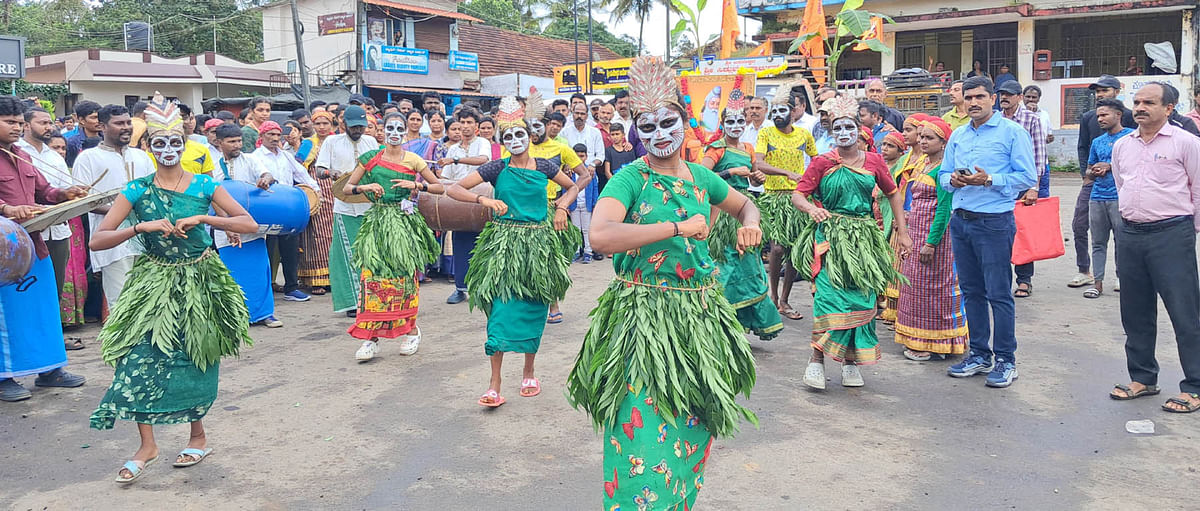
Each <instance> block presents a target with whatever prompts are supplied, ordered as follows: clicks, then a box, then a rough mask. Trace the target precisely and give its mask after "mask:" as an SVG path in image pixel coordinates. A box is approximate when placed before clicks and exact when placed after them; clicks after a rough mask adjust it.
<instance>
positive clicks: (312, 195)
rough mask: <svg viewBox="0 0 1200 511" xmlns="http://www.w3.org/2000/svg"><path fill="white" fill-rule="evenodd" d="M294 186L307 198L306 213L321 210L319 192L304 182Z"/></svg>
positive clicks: (314, 212)
mask: <svg viewBox="0 0 1200 511" xmlns="http://www.w3.org/2000/svg"><path fill="white" fill-rule="evenodd" d="M296 188H299V189H300V191H302V192H304V196H305V197H307V198H308V215H309V216H312V215H315V214H317V212H318V211H320V210H321V194H320V193H319V192H317V189H316V188H313V187H311V186H308V185H305V184H300V185H296Z"/></svg>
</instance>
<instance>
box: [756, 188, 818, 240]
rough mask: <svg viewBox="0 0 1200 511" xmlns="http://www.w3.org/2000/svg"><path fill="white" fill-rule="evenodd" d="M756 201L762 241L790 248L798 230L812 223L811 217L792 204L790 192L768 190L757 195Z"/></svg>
mask: <svg viewBox="0 0 1200 511" xmlns="http://www.w3.org/2000/svg"><path fill="white" fill-rule="evenodd" d="M756 203H757V205H758V211H759V214H760V215H761V217H762V221H761V225H762V231H763V240H764V241H769V242H772V243H778V244H779V245H780V246H783V247H784V248H790V247H791V246H792V244H793V243H795V242H796V238H798V237H799V236H800V232H801V231H803V230H804V228H805V227H806V226H808V225H809V224H812V218H811V217H809V216H808V215H806V214H804V213H802V212H801V211H800V210H798V209H796V206H795V205H793V204H792V193H791V192H788V191H778V192H777V191H768V192H766V193H763V194H762V195H760V196H758V199H757V200H756Z"/></svg>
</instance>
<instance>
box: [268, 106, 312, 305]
mask: <svg viewBox="0 0 1200 511" xmlns="http://www.w3.org/2000/svg"><path fill="white" fill-rule="evenodd" d="M258 130H259V133H260V134H261V140H260V142H261V143H262V145H261V146H260V147H259V148H258V149H256V150H255V151H254V153H253V154H252V156H254V157H255V158H258V160H259V161H260V162H262V164H263V166H264V167H266V169H267V174H265V175H264V176H263V177H262V178H260V179H264V180H266V181H267V182H268V184H271V183H279V184H283V185H287V186H296V185H298V184H304V185H308V186H310V187H312V189H313V190H314V191H316V192H317V193H318V194H319V193H320V189H321V187H320V186H318V185H317V181H316V180H315V179H313V178H312V176H309V175H308V170H306V169H305V168H304V166H302V165H300V162H298V161H296V157H295V156H294V155H293V154H292V153H291V152H290V151H288V150H287V149H284V148H283V147H282V143H281V140H282V138H283V129H282V128H280V127H279V124H276V123H275V121H266V122H264V123H262V124H260V125H259V126H258ZM306 205H307V204H306ZM267 247H268V250H270V251H271V252H275V253H278V254H279V262H280V263H281V264H282V266H283V299H284V300H287V301H289V302H306V301H308V299H309V296H308V294H307V293H305V292H303V291H301V290H300V289H299V288H300V282H299V277H298V272H299V270H300V234H276V235H270V236H267ZM272 268H274V265H272ZM271 274H272V275H274V274H275V272H274V271H272V272H271Z"/></svg>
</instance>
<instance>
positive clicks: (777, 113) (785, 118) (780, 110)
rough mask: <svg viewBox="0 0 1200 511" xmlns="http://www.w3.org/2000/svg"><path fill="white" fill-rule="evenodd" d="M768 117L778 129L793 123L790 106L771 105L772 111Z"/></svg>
mask: <svg viewBox="0 0 1200 511" xmlns="http://www.w3.org/2000/svg"><path fill="white" fill-rule="evenodd" d="M767 115H768V117H770V118H771V122H772V123H774V124H775V127H776V128H779V129H783V127H784V126H787V125H788V124H790V123H791V122H792V107H791V106H790V105H771V111H770V113H769V114H767Z"/></svg>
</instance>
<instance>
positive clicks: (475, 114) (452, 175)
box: [385, 108, 492, 305]
mask: <svg viewBox="0 0 1200 511" xmlns="http://www.w3.org/2000/svg"><path fill="white" fill-rule="evenodd" d="M456 117H457V120H458V124H459V125H460V126H462V141H460V142H458V143H456V144H454V145H452V146H450V147H449V148H448V149H447V150H446V157H445V158H442V159H441V160H438V164H439V165H441V167H442V183H444V184H453V183H457V182H458V181H459V180H461V179H462V178H464V177H467V176H468V175H470V174H471V172H474V171H475V169H476V168H477V167H479V166H480V165H483V164H484V163H487V162H488V160H490V159H491V156H492V144H491V143H489V142H488V141H487V140H484V139H482V138H479V137H478V136H477V135H478V134H479V131H478V130H479V121H480V120H481V119H482V116H481V115H480V114H479V111H478V110H475V109H474V108H463V109H462V110H459V112H458V114H457V116H456ZM401 127H403V124H401ZM385 128H386V126H385ZM403 135H404V134H403V133H400V136H401V137H403ZM446 236H447V237H449V238H450V250H451V256H452V257H453V261H454V263H453V266H454V293H452V294H450V297H449V298H446V303H448V304H451V305H453V304H458V303H462V302H463V301H465V300H466V299H467V268H469V265H468V264H467V263H468V261H470V259H471V251H472V250H475V240H476V239H477V238H479V233H478V232H467V231H454V232H448V233H446Z"/></svg>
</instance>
